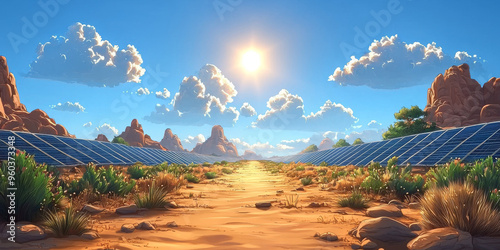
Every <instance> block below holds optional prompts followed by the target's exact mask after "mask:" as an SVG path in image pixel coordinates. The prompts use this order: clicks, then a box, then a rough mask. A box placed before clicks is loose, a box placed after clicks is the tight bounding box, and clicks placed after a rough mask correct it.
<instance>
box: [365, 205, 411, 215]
mask: <svg viewBox="0 0 500 250" xmlns="http://www.w3.org/2000/svg"><path fill="white" fill-rule="evenodd" d="M366 215H368V216H370V217H374V218H377V217H383V216H385V217H401V216H403V213H402V212H401V209H399V208H398V207H397V206H394V205H385V204H384V205H380V206H376V207H371V208H368V209H367V210H366Z"/></svg>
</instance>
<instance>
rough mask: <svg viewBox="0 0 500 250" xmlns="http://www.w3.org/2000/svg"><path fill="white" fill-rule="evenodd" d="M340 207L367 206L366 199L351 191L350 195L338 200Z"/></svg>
mask: <svg viewBox="0 0 500 250" xmlns="http://www.w3.org/2000/svg"><path fill="white" fill-rule="evenodd" d="M339 205H340V206H341V207H350V208H352V209H363V208H367V207H368V201H367V200H366V199H365V198H364V197H363V195H362V194H361V193H359V192H352V194H351V196H349V197H346V198H342V199H340V200H339Z"/></svg>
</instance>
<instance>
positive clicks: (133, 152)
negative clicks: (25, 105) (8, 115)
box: [0, 130, 234, 166]
mask: <svg viewBox="0 0 500 250" xmlns="http://www.w3.org/2000/svg"><path fill="white" fill-rule="evenodd" d="M10 136H14V137H15V140H14V147H15V148H16V149H18V150H22V151H26V153H28V154H31V155H34V157H35V161H36V162H38V163H46V164H48V165H53V166H77V165H86V164H87V163H90V162H93V163H95V164H97V165H111V164H113V165H132V164H135V163H136V162H141V163H143V164H146V165H156V164H160V163H163V162H168V163H179V164H189V163H203V162H210V163H213V162H216V161H222V160H227V161H231V160H234V159H229V158H223V157H216V156H208V155H201V154H195V153H188V152H176V151H163V150H160V149H154V148H141V147H131V146H126V145H123V144H117V143H110V142H101V141H95V140H84V139H73V138H68V137H63V136H54V135H47V134H34V133H26V132H17V131H10V130H0V160H7V157H8V156H7V152H8V147H9V144H8V142H9V141H8V139H9V137H10Z"/></svg>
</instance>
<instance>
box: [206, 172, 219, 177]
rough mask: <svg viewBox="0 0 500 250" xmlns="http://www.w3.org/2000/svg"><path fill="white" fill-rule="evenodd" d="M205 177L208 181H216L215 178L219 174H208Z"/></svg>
mask: <svg viewBox="0 0 500 250" xmlns="http://www.w3.org/2000/svg"><path fill="white" fill-rule="evenodd" d="M205 177H207V179H215V178H217V173H216V172H206V173H205Z"/></svg>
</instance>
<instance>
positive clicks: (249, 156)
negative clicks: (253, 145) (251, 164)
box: [241, 150, 264, 160]
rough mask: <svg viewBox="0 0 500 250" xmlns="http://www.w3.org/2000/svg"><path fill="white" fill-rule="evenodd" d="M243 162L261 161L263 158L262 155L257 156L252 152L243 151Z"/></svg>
mask: <svg viewBox="0 0 500 250" xmlns="http://www.w3.org/2000/svg"><path fill="white" fill-rule="evenodd" d="M241 157H242V158H243V159H245V160H262V159H264V157H262V155H258V154H257V153H255V152H254V151H251V150H245V153H244V154H243V155H242V156H241Z"/></svg>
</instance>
